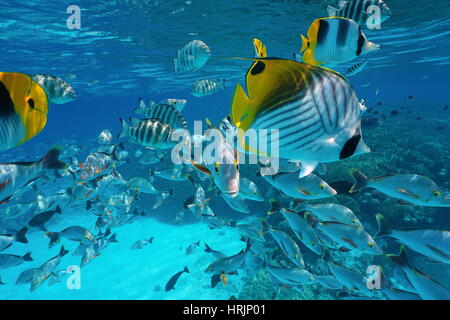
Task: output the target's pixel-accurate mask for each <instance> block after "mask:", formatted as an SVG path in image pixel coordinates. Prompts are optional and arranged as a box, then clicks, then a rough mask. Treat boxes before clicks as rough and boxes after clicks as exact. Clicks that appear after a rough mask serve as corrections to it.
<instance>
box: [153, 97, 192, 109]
mask: <svg viewBox="0 0 450 320" xmlns="http://www.w3.org/2000/svg"><path fill="white" fill-rule="evenodd" d="M159 103H160V104H170V105H171V106H174V107H175V108H176V109H177V110H178V111H180V112H181V111H183V109H184V107H185V106H186V103H187V100H186V99H173V98H168V99H164V100H161V101H160V102H159Z"/></svg>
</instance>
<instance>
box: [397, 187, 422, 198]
mask: <svg viewBox="0 0 450 320" xmlns="http://www.w3.org/2000/svg"><path fill="white" fill-rule="evenodd" d="M397 191H398V192H400V193H401V194H404V195H406V196H408V197H410V198H413V199H419V198H420V197H419V196H418V195H417V194H415V193H412V192H410V191H408V190H406V189H402V188H397Z"/></svg>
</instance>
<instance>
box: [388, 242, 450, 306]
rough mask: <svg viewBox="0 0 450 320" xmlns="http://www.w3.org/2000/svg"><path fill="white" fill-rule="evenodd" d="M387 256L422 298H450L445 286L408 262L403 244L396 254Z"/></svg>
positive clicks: (449, 292)
mask: <svg viewBox="0 0 450 320" xmlns="http://www.w3.org/2000/svg"><path fill="white" fill-rule="evenodd" d="M387 257H388V259H389V260H391V261H392V262H394V263H395V264H397V265H398V266H399V267H400V268H401V269H402V270H403V272H404V273H405V274H406V277H407V278H408V281H409V282H410V283H411V284H412V286H413V287H414V289H415V290H416V292H417V293H418V294H419V295H420V297H421V298H422V299H424V300H450V291H449V290H448V289H447V288H445V287H444V286H443V285H442V284H440V283H439V282H437V281H436V280H433V279H431V278H430V277H429V276H427V275H426V274H425V273H423V272H422V271H420V270H419V269H417V268H416V267H414V266H412V265H411V264H410V263H409V261H408V259H407V257H406V250H405V247H404V246H402V247H401V249H400V253H399V254H398V255H397V256H396V255H393V254H388V255H387Z"/></svg>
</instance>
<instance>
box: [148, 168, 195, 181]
mask: <svg viewBox="0 0 450 320" xmlns="http://www.w3.org/2000/svg"><path fill="white" fill-rule="evenodd" d="M190 175H191V170H190V169H189V168H188V167H187V166H184V165H182V166H173V167H170V168H167V169H161V170H154V169H150V177H153V176H156V177H160V178H162V179H165V180H169V181H187V180H189V177H190Z"/></svg>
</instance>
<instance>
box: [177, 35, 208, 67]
mask: <svg viewBox="0 0 450 320" xmlns="http://www.w3.org/2000/svg"><path fill="white" fill-rule="evenodd" d="M210 56H211V49H210V48H209V47H208V46H207V45H206V44H205V43H204V42H203V41H201V40H192V41H190V42H189V43H187V44H186V45H185V46H184V47H182V48H181V49H179V50H178V52H177V57H176V58H174V59H173V65H174V67H175V73H178V74H180V73H186V72H193V71H196V70H198V69H200V68H201V67H203V66H204V65H205V63H206V62H207V61H208V59H209V57H210Z"/></svg>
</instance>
